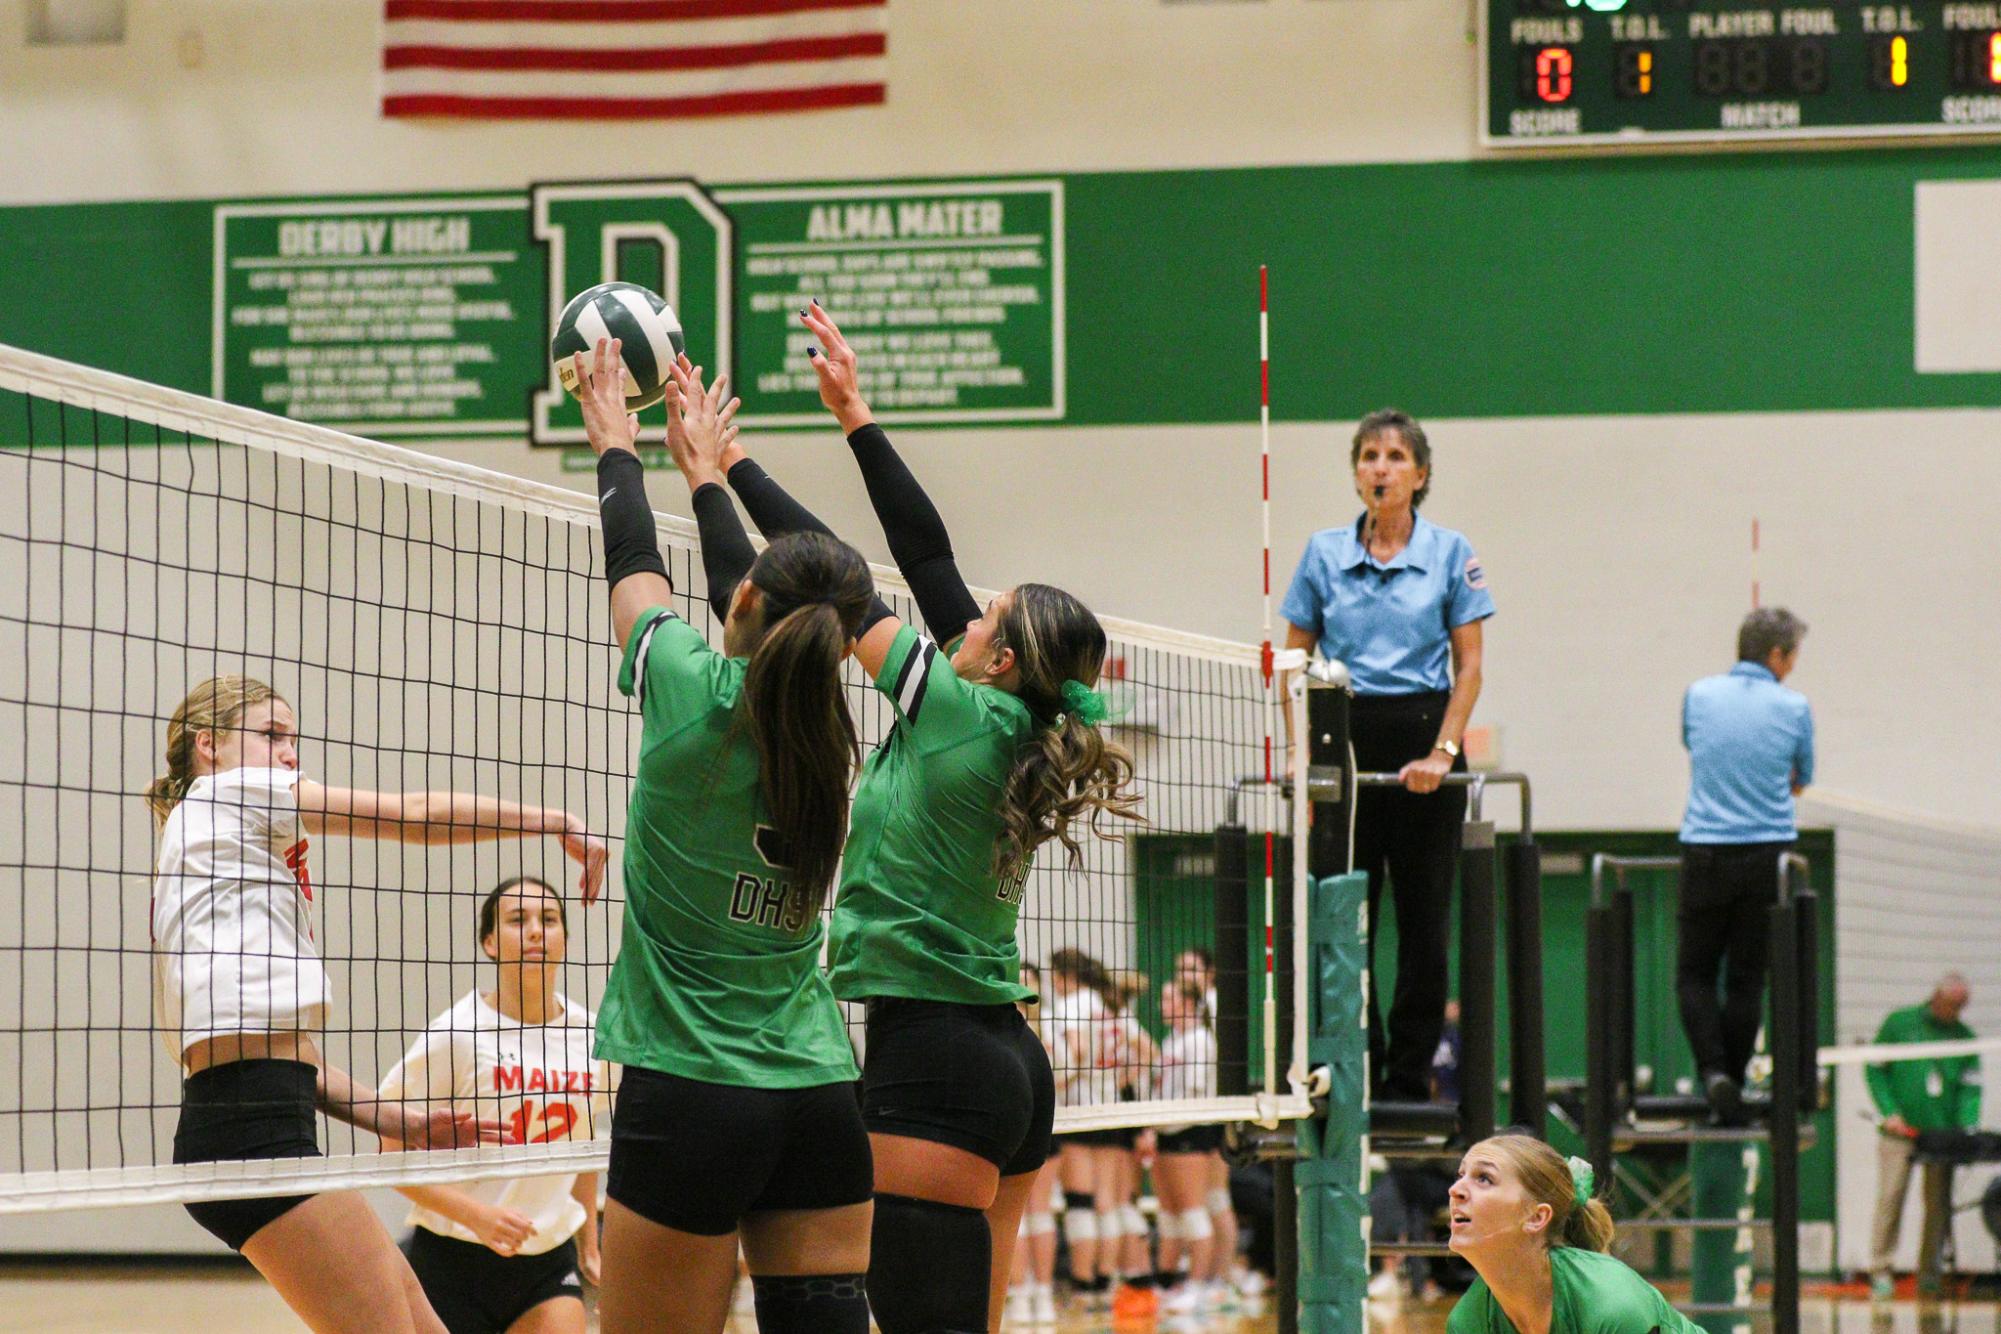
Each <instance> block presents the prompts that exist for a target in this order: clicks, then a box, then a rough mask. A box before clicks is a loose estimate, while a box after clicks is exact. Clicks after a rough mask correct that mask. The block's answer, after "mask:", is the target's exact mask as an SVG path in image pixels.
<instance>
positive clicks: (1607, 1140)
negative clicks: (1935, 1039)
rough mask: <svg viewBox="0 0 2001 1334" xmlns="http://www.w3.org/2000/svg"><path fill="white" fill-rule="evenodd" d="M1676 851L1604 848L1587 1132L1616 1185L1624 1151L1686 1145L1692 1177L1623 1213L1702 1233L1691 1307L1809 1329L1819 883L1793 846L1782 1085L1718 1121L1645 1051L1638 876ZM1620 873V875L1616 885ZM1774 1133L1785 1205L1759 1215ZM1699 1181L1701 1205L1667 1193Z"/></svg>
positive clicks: (1779, 922)
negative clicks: (1665, 1090)
mask: <svg viewBox="0 0 2001 1334" xmlns="http://www.w3.org/2000/svg"><path fill="white" fill-rule="evenodd" d="M1680 867H1681V862H1680V859H1679V858H1675V857H1617V856H1611V855H1608V854H1605V853H1599V854H1597V855H1596V856H1594V857H1593V858H1592V860H1591V906H1590V908H1589V909H1588V910H1587V913H1586V923H1585V932H1586V935H1585V959H1586V963H1585V973H1586V977H1587V978H1588V979H1589V985H1590V988H1591V992H1592V994H1593V995H1594V996H1596V997H1598V998H1600V1003H1598V1004H1594V1005H1591V1006H1589V1007H1587V1009H1586V1012H1585V1016H1586V1017H1585V1059H1586V1075H1585V1089H1584V1125H1583V1131H1584V1140H1585V1151H1586V1155H1587V1156H1588V1157H1589V1158H1590V1159H1591V1164H1592V1167H1593V1169H1594V1170H1595V1171H1596V1172H1597V1174H1598V1179H1599V1180H1600V1181H1603V1182H1607V1183H1612V1184H1616V1182H1617V1181H1618V1180H1619V1178H1618V1176H1617V1175H1616V1173H1617V1170H1618V1155H1619V1153H1620V1152H1622V1151H1623V1152H1626V1153H1629V1154H1644V1153H1648V1152H1650V1151H1652V1152H1655V1153H1658V1152H1660V1151H1663V1150H1664V1151H1667V1152H1675V1151H1681V1152H1684V1153H1685V1154H1686V1171H1685V1174H1684V1176H1683V1179H1682V1181H1681V1183H1679V1184H1678V1185H1677V1186H1674V1187H1671V1188H1670V1189H1669V1190H1667V1191H1663V1192H1659V1193H1657V1197H1656V1199H1655V1200H1654V1201H1653V1202H1651V1203H1650V1204H1649V1206H1648V1208H1647V1209H1646V1210H1645V1211H1644V1212H1643V1214H1642V1216H1641V1217H1638V1218H1632V1219H1621V1220H1620V1221H1619V1230H1620V1231H1621V1232H1628V1233H1630V1232H1635V1231H1643V1230H1652V1231H1669V1232H1688V1233H1691V1234H1693V1240H1692V1243H1691V1253H1692V1262H1691V1265H1690V1270H1691V1278H1692V1290H1691V1293H1690V1300H1689V1301H1688V1302H1686V1303H1682V1304H1680V1305H1681V1310H1682V1311H1683V1312H1685V1313H1686V1314H1687V1315H1689V1316H1690V1317H1692V1318H1693V1319H1694V1320H1695V1321H1696V1323H1698V1324H1700V1325H1702V1326H1703V1327H1704V1328H1706V1329H1710V1330H1714V1331H1726V1330H1734V1329H1737V1328H1740V1327H1741V1326H1742V1322H1743V1321H1744V1320H1745V1319H1746V1318H1747V1317H1749V1316H1752V1315H1754V1314H1759V1313H1769V1315H1770V1316H1771V1319H1772V1329H1773V1330H1774V1331H1775V1334H1798V1330H1799V1284H1800V1280H1799V1205H1800V1153H1801V1151H1802V1150H1803V1149H1805V1148H1807V1147H1810V1145H1811V1142H1812V1127H1811V1126H1810V1125H1808V1126H1807V1127H1805V1128H1804V1129H1803V1128H1802V1125H1801V1121H1802V1118H1804V1117H1807V1116H1810V1115H1811V1114H1812V1112H1813V1111H1814V1110H1815V1108H1817V1107H1818V1105H1819V1089H1820V1074H1819V1054H1820V1039H1819V1007H1818V997H1819V993H1820V980H1819V968H1818V960H1819V958H1820V955H1819V896H1818V895H1817V894H1815V892H1814V890H1813V888H1812V886H1811V883H1810V877H1811V873H1812V867H1811V865H1810V864H1809V863H1808V861H1807V859H1806V858H1805V857H1803V856H1801V855H1800V854H1798V853H1796V852H1784V853H1781V854H1779V868H1778V871H1779V875H1778V886H1779V890H1778V899H1777V901H1776V902H1775V903H1774V904H1773V905H1772V907H1771V910H1770V911H1771V945H1770V972H1769V988H1770V1011H1769V1013H1770V1018H1769V1023H1768V1028H1767V1034H1768V1037H1769V1047H1770V1055H1771V1059H1772V1081H1771V1095H1770V1097H1769V1098H1768V1099H1747V1100H1746V1103H1745V1110H1746V1113H1747V1115H1748V1116H1749V1118H1750V1123H1749V1124H1746V1125H1741V1126H1715V1125H1709V1124H1706V1118H1707V1117H1708V1114H1709V1105H1708V1101H1707V1099H1706V1098H1703V1097H1700V1096H1693V1095H1679V1094H1677V1095H1666V1096H1652V1095H1645V1094H1641V1093H1639V1092H1638V1081H1637V1076H1636V1066H1635V1060H1634V1042H1633V1027H1634V1005H1635V997H1634V959H1633V948H1634V946H1633V922H1634V916H1635V912H1634V896H1633V891H1632V889H1631V887H1630V885H1629V883H1628V875H1629V874H1630V873H1632V872H1635V871H1642V872H1662V871H1674V872H1678V871H1679V870H1680ZM1608 884H1609V886H1610V888H1609V890H1608ZM1761 1145H1768V1146H1769V1150H1770V1159H1771V1172H1772V1216H1771V1217H1770V1218H1762V1219H1761V1218H1756V1217H1754V1216H1753V1212H1754V1211H1753V1206H1752V1201H1753V1200H1754V1199H1755V1198H1756V1195H1757V1191H1758V1183H1757V1172H1758V1158H1759V1155H1758V1148H1759V1146H1761ZM1683 1192H1685V1193H1686V1195H1687V1198H1688V1200H1689V1203H1690V1207H1691V1212H1690V1214H1689V1215H1688V1216H1679V1215H1674V1214H1670V1213H1668V1212H1666V1209H1665V1207H1664V1206H1666V1205H1669V1204H1671V1203H1672V1202H1673V1200H1674V1198H1676V1197H1678V1196H1679V1195H1681V1194H1682V1193H1683ZM1756 1229H1769V1230H1770V1231H1771V1234H1772V1297H1771V1303H1770V1305H1769V1306H1759V1305H1757V1304H1755V1303H1754V1302H1753V1301H1752V1287H1753V1281H1752V1280H1753V1271H1752V1234H1753V1231H1754V1230H1756Z"/></svg>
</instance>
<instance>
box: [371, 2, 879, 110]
mask: <svg viewBox="0 0 2001 1334" xmlns="http://www.w3.org/2000/svg"><path fill="white" fill-rule="evenodd" d="M887 2H888V0H386V4H385V6H384V12H383V20H384V21H383V25H382V31H383V48H382V114H383V115H385V116H446V117H470V118H479V119H513V120H644V119H656V118H667V117H675V116H733V115H743V114H750V113H757V112H772V111H808V110H815V109H818V108H822V107H850V106H867V105H872V104H875V103H879V102H881V101H882V100H883V98H884V94H885V84H884V77H885V73H886V70H885V65H886V61H887V56H886V52H887V50H888V36H887V21H886V18H887Z"/></svg>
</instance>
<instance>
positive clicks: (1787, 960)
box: [1771, 897, 1801, 1334]
mask: <svg viewBox="0 0 2001 1334" xmlns="http://www.w3.org/2000/svg"><path fill="white" fill-rule="evenodd" d="M1771 942H1772V946H1771V950H1772V981H1771V994H1772V1009H1771V1015H1772V1110H1771V1145H1772V1328H1773V1331H1774V1334H1799V1304H1800V1271H1799V1235H1800V1216H1799V1215H1800V1073H1801V1072H1800V1048H1801V1042H1800V1005H1799V998H1800V977H1799V944H1800V927H1799V915H1798V912H1797V910H1796V909H1795V907H1794V905H1793V902H1792V900H1791V899H1790V898H1786V897H1782V898H1781V899H1780V901H1779V902H1778V903H1776V904H1774V905H1773V906H1772V909H1771Z"/></svg>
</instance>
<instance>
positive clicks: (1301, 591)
mask: <svg viewBox="0 0 2001 1334" xmlns="http://www.w3.org/2000/svg"><path fill="white" fill-rule="evenodd" d="M1367 517H1368V516H1367V515H1364V516H1362V517H1361V518H1358V519H1356V520H1355V522H1354V523H1353V524H1350V525H1349V526H1347V527H1345V528H1328V529H1325V530H1323V531H1321V532H1318V533H1315V534H1314V535H1313V536H1312V537H1310V538H1308V539H1307V541H1306V552H1305V554H1304V555H1302V556H1301V557H1300V558H1299V568H1298V569H1297V570H1295V571H1293V575H1292V587H1291V588H1290V589H1288V590H1287V592H1286V595H1285V603H1284V605H1283V606H1282V607H1281V608H1280V611H1279V614H1280V615H1282V616H1284V617H1285V619H1286V620H1288V621H1290V622H1292V624H1294V625H1296V626H1298V627H1299V628H1300V629H1302V630H1304V631H1306V632H1307V633H1308V634H1311V635H1313V636H1315V637H1316V638H1318V639H1319V641H1320V651H1321V653H1322V654H1324V655H1326V656H1327V657H1329V658H1333V659H1334V660H1336V661H1338V662H1342V663H1346V664H1347V667H1348V670H1349V672H1351V673H1352V674H1353V676H1354V680H1355V693H1356V694H1358V695H1415V694H1420V693H1423V692H1425V691H1433V690H1450V689H1452V632H1453V631H1454V630H1456V629H1457V628H1458V627H1460V626H1462V625H1470V624H1471V623H1472V622H1474V621H1483V620H1485V619H1486V618H1487V617H1489V616H1492V615H1493V614H1494V599H1493V596H1492V595H1491V594H1490V593H1488V592H1487V575H1486V572H1485V571H1483V570H1482V569H1481V568H1480V558H1479V557H1478V556H1476V555H1474V554H1473V544H1472V543H1471V542H1468V541H1467V540H1466V539H1465V538H1464V537H1463V536H1461V535H1460V534H1458V533H1455V532H1453V531H1452V530H1451V529H1450V528H1440V527H1439V526H1438V525H1437V524H1435V523H1432V522H1430V521H1429V520H1427V519H1425V518H1424V517H1423V516H1422V515H1420V516H1418V517H1417V519H1416V521H1415V523H1414V524H1413V526H1412V528H1411V534H1410V542H1409V544H1408V545H1406V546H1405V547H1404V549H1403V550H1402V551H1399V552H1398V553H1397V554H1396V557H1395V559H1393V560H1391V561H1389V562H1388V563H1387V564H1385V563H1382V562H1379V561H1377V560H1376V559H1375V557H1373V556H1371V555H1370V554H1369V552H1368V549H1367V548H1366V547H1364V546H1363V545H1362V525H1363V523H1364V522H1366V521H1367Z"/></svg>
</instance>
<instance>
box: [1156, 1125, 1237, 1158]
mask: <svg viewBox="0 0 2001 1334" xmlns="http://www.w3.org/2000/svg"><path fill="white" fill-rule="evenodd" d="M1155 1147H1156V1148H1158V1150H1159V1151H1160V1152H1161V1153H1213V1152H1215V1151H1216V1150H1217V1149H1220V1148H1222V1147H1223V1127H1221V1126H1190V1127H1188V1129H1186V1130H1177V1131H1175V1132H1174V1133H1173V1134H1168V1133H1166V1132H1165V1131H1163V1132H1162V1133H1161V1136H1160V1138H1159V1139H1158V1140H1156V1141H1155Z"/></svg>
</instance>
